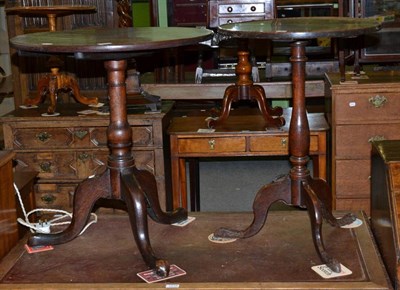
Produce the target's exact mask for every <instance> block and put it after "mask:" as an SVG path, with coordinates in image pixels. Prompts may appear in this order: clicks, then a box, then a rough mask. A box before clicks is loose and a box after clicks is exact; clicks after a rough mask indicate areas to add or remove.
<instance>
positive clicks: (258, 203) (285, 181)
mask: <svg viewBox="0 0 400 290" xmlns="http://www.w3.org/2000/svg"><path fill="white" fill-rule="evenodd" d="M279 200H280V201H283V202H285V203H287V204H289V203H290V178H289V176H287V175H285V176H284V177H281V178H279V179H277V180H276V181H274V182H272V183H270V184H267V185H264V186H263V187H261V189H260V190H259V191H258V192H257V195H256V197H255V199H254V202H253V215H254V217H253V222H252V223H251V225H250V226H249V227H248V228H246V229H245V230H234V229H228V228H219V229H217V230H216V231H215V232H214V236H215V237H218V238H235V239H236V238H249V237H252V236H254V235H256V234H257V233H258V232H259V231H260V230H261V229H262V227H263V226H264V224H265V222H266V220H267V215H268V210H269V208H270V206H271V205H272V204H273V203H274V202H276V201H279Z"/></svg>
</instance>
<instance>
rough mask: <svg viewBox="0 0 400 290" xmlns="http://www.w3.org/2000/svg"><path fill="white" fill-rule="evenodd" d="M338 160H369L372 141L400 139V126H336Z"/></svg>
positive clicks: (336, 153)
mask: <svg viewBox="0 0 400 290" xmlns="http://www.w3.org/2000/svg"><path fill="white" fill-rule="evenodd" d="M335 138H336V141H335V145H336V152H335V155H336V158H337V159H342V158H345V159H367V158H370V155H371V143H370V142H371V140H382V139H383V140H396V139H400V124H380V125H348V126H336V131H335Z"/></svg>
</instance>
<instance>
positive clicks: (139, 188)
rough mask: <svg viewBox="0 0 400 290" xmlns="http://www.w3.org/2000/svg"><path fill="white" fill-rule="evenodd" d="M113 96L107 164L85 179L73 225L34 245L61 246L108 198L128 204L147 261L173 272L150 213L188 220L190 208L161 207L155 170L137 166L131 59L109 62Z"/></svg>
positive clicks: (43, 236)
mask: <svg viewBox="0 0 400 290" xmlns="http://www.w3.org/2000/svg"><path fill="white" fill-rule="evenodd" d="M105 68H106V70H107V74H108V84H109V96H110V125H109V127H108V130H107V138H108V144H109V147H110V150H111V154H110V156H109V158H108V168H107V170H106V171H105V172H104V173H103V174H101V175H100V176H96V177H94V178H89V179H86V180H85V181H83V182H82V183H81V184H80V185H79V186H78V188H77V189H76V191H75V195H74V208H73V218H72V221H71V224H70V225H69V227H68V228H67V229H66V230H65V231H63V232H60V233H56V234H35V235H34V236H32V237H31V238H30V239H29V241H28V244H29V245H30V246H39V245H56V244H62V243H66V242H68V241H70V240H72V239H74V238H75V237H76V236H77V235H79V233H80V232H81V231H82V229H83V228H84V226H85V224H86V222H87V221H88V219H89V217H90V213H91V211H92V209H93V207H94V204H95V203H96V201H97V200H99V199H101V198H104V199H109V200H117V201H119V202H123V203H125V204H126V207H127V210H128V214H129V219H130V222H131V227H132V232H133V235H134V238H135V241H136V244H137V245H138V247H139V250H140V253H141V254H142V257H143V259H144V261H145V262H146V264H147V265H148V266H149V267H150V268H153V269H155V270H156V271H157V273H158V274H159V275H161V276H167V275H168V273H169V264H168V262H167V261H166V260H163V259H160V258H157V257H156V256H155V254H154V252H153V250H152V247H151V244H150V238H149V232H148V228H147V222H148V220H147V215H149V216H150V217H151V218H152V219H153V220H155V221H156V222H159V223H164V224H171V223H175V222H179V221H182V220H185V219H186V218H187V211H186V210H185V209H183V208H178V209H176V210H175V211H174V212H168V213H165V212H163V211H162V210H161V208H160V204H159V200H158V194H157V183H156V180H155V177H154V175H153V174H151V173H150V172H148V171H146V170H138V169H137V168H136V166H135V160H134V158H133V156H132V150H131V149H132V129H131V127H130V125H129V123H128V120H127V119H128V118H127V111H126V88H125V71H126V60H118V61H113V60H110V61H106V62H105Z"/></svg>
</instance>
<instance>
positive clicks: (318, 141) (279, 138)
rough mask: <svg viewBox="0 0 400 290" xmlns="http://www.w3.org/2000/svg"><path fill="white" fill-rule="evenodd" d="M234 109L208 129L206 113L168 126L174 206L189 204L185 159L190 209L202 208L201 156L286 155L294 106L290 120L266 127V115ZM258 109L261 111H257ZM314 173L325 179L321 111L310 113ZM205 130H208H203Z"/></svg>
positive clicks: (287, 113) (324, 128)
mask: <svg viewBox="0 0 400 290" xmlns="http://www.w3.org/2000/svg"><path fill="white" fill-rule="evenodd" d="M239 111H241V110H240V109H238V110H234V111H232V115H231V116H230V117H229V119H227V120H226V122H225V123H224V125H223V126H221V127H217V128H216V129H215V131H214V132H207V129H206V125H205V124H204V116H188V117H176V118H174V119H173V120H172V123H171V125H170V127H169V129H168V133H169V135H170V144H171V175H172V192H173V196H172V204H173V208H178V207H183V208H186V209H187V208H188V204H187V183H188V180H187V177H186V164H185V163H186V161H189V178H190V180H189V184H190V209H191V211H199V210H200V190H199V174H198V158H201V157H203V158H209V157H239V156H287V155H288V154H289V125H288V124H289V122H290V113H291V109H285V110H284V111H283V115H282V116H283V117H284V118H285V119H286V120H288V121H289V122H288V124H287V125H285V126H284V127H282V128H279V129H270V130H265V127H264V126H265V123H264V121H265V120H264V118H263V116H262V115H261V114H260V113H259V112H258V110H254V109H246V110H242V111H243V112H239ZM257 113H258V114H257ZM308 119H309V122H310V135H311V136H310V156H311V158H312V160H313V176H314V177H318V178H322V179H324V180H326V135H327V134H326V132H327V131H328V129H329V126H328V123H327V122H326V120H325V117H324V115H323V114H322V113H310V114H308ZM204 132H205V133H204Z"/></svg>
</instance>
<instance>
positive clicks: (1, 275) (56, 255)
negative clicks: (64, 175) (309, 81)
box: [0, 210, 389, 289]
mask: <svg viewBox="0 0 400 290" xmlns="http://www.w3.org/2000/svg"><path fill="white" fill-rule="evenodd" d="M335 214H337V213H335ZM191 215H192V216H194V217H196V219H195V220H194V221H193V222H191V223H190V224H188V225H187V226H185V227H176V226H172V225H163V224H158V223H155V222H153V221H152V220H151V221H150V222H149V231H150V235H151V237H152V244H153V246H154V248H155V250H156V252H157V253H163V255H164V256H165V257H166V258H168V260H169V261H170V263H171V264H176V265H177V266H179V267H181V268H182V269H183V270H185V271H186V273H187V274H186V275H184V276H180V277H177V278H174V279H170V280H167V281H162V282H159V283H155V284H146V283H145V282H143V281H142V280H140V279H139V278H138V277H137V275H136V273H138V272H140V271H144V270H146V269H147V266H146V265H145V263H144V262H143V261H142V259H141V256H140V252H139V251H138V249H137V247H136V245H135V243H134V242H133V241H132V233H131V231H130V230H128V228H129V219H128V216H126V215H113V216H111V215H108V216H107V215H101V216H99V219H98V223H97V224H94V225H92V226H91V227H89V228H88V230H87V231H85V232H84V234H83V235H81V236H80V237H78V238H76V239H74V240H73V241H71V242H69V243H65V244H62V245H57V246H55V247H54V250H52V251H48V252H42V253H38V254H34V255H32V254H28V253H26V252H25V251H24V246H23V244H24V242H25V241H21V243H20V244H19V245H18V246H16V247H15V248H14V250H13V251H12V252H11V253H10V255H8V256H6V257H5V258H4V259H3V260H2V261H1V264H0V280H1V282H0V289H19V288H20V287H22V288H23V289H55V288H58V289H60V288H63V289H64V288H68V287H71V288H74V289H77V288H79V289H95V288H101V289H128V288H129V289H133V288H134V289H137V288H140V289H144V288H146V289H149V288H157V289H165V288H179V289H277V288H279V289H283V288H284V289H388V288H389V285H388V280H387V276H386V273H385V270H384V268H383V265H382V263H381V260H380V257H379V256H378V253H377V250H376V247H375V245H374V242H373V237H372V235H371V232H370V229H369V226H368V220H367V219H366V218H365V217H364V216H363V215H362V214H361V213H358V214H357V217H358V218H359V219H361V220H362V221H363V224H362V226H360V227H358V228H354V229H340V228H336V227H331V226H329V225H326V226H324V231H323V235H324V237H325V240H324V242H325V244H326V246H327V247H328V248H329V250H330V252H331V253H332V254H333V256H334V257H335V258H337V259H338V260H339V261H340V262H341V263H342V264H343V265H344V266H345V267H347V268H349V269H350V270H351V271H352V272H353V273H352V274H351V275H348V276H344V277H339V278H331V279H324V278H322V277H320V276H319V275H318V274H316V273H315V272H314V271H313V270H312V269H311V267H312V266H314V265H320V264H321V262H320V259H319V257H318V255H317V253H316V251H315V248H314V246H313V242H312V237H311V229H310V222H309V218H308V214H307V212H306V211H301V210H299V211H295V210H292V211H271V212H270V214H269V216H268V220H267V225H266V227H264V228H263V229H262V231H261V232H260V233H259V234H257V235H256V236H254V237H252V238H249V239H243V240H237V241H235V242H233V243H227V244H218V243H212V242H210V241H209V240H208V236H209V235H210V234H211V233H213V232H214V231H215V230H216V229H217V228H219V227H221V226H224V227H235V228H243V227H245V226H246V225H248V223H249V222H251V220H252V214H251V213H205V212H204V213H201V212H200V213H192V214H191ZM121 229H127V230H123V231H121ZM111 269H112V270H111ZM43 273H45V274H43ZM174 286H175V287H174ZM178 286H179V287H178Z"/></svg>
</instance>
